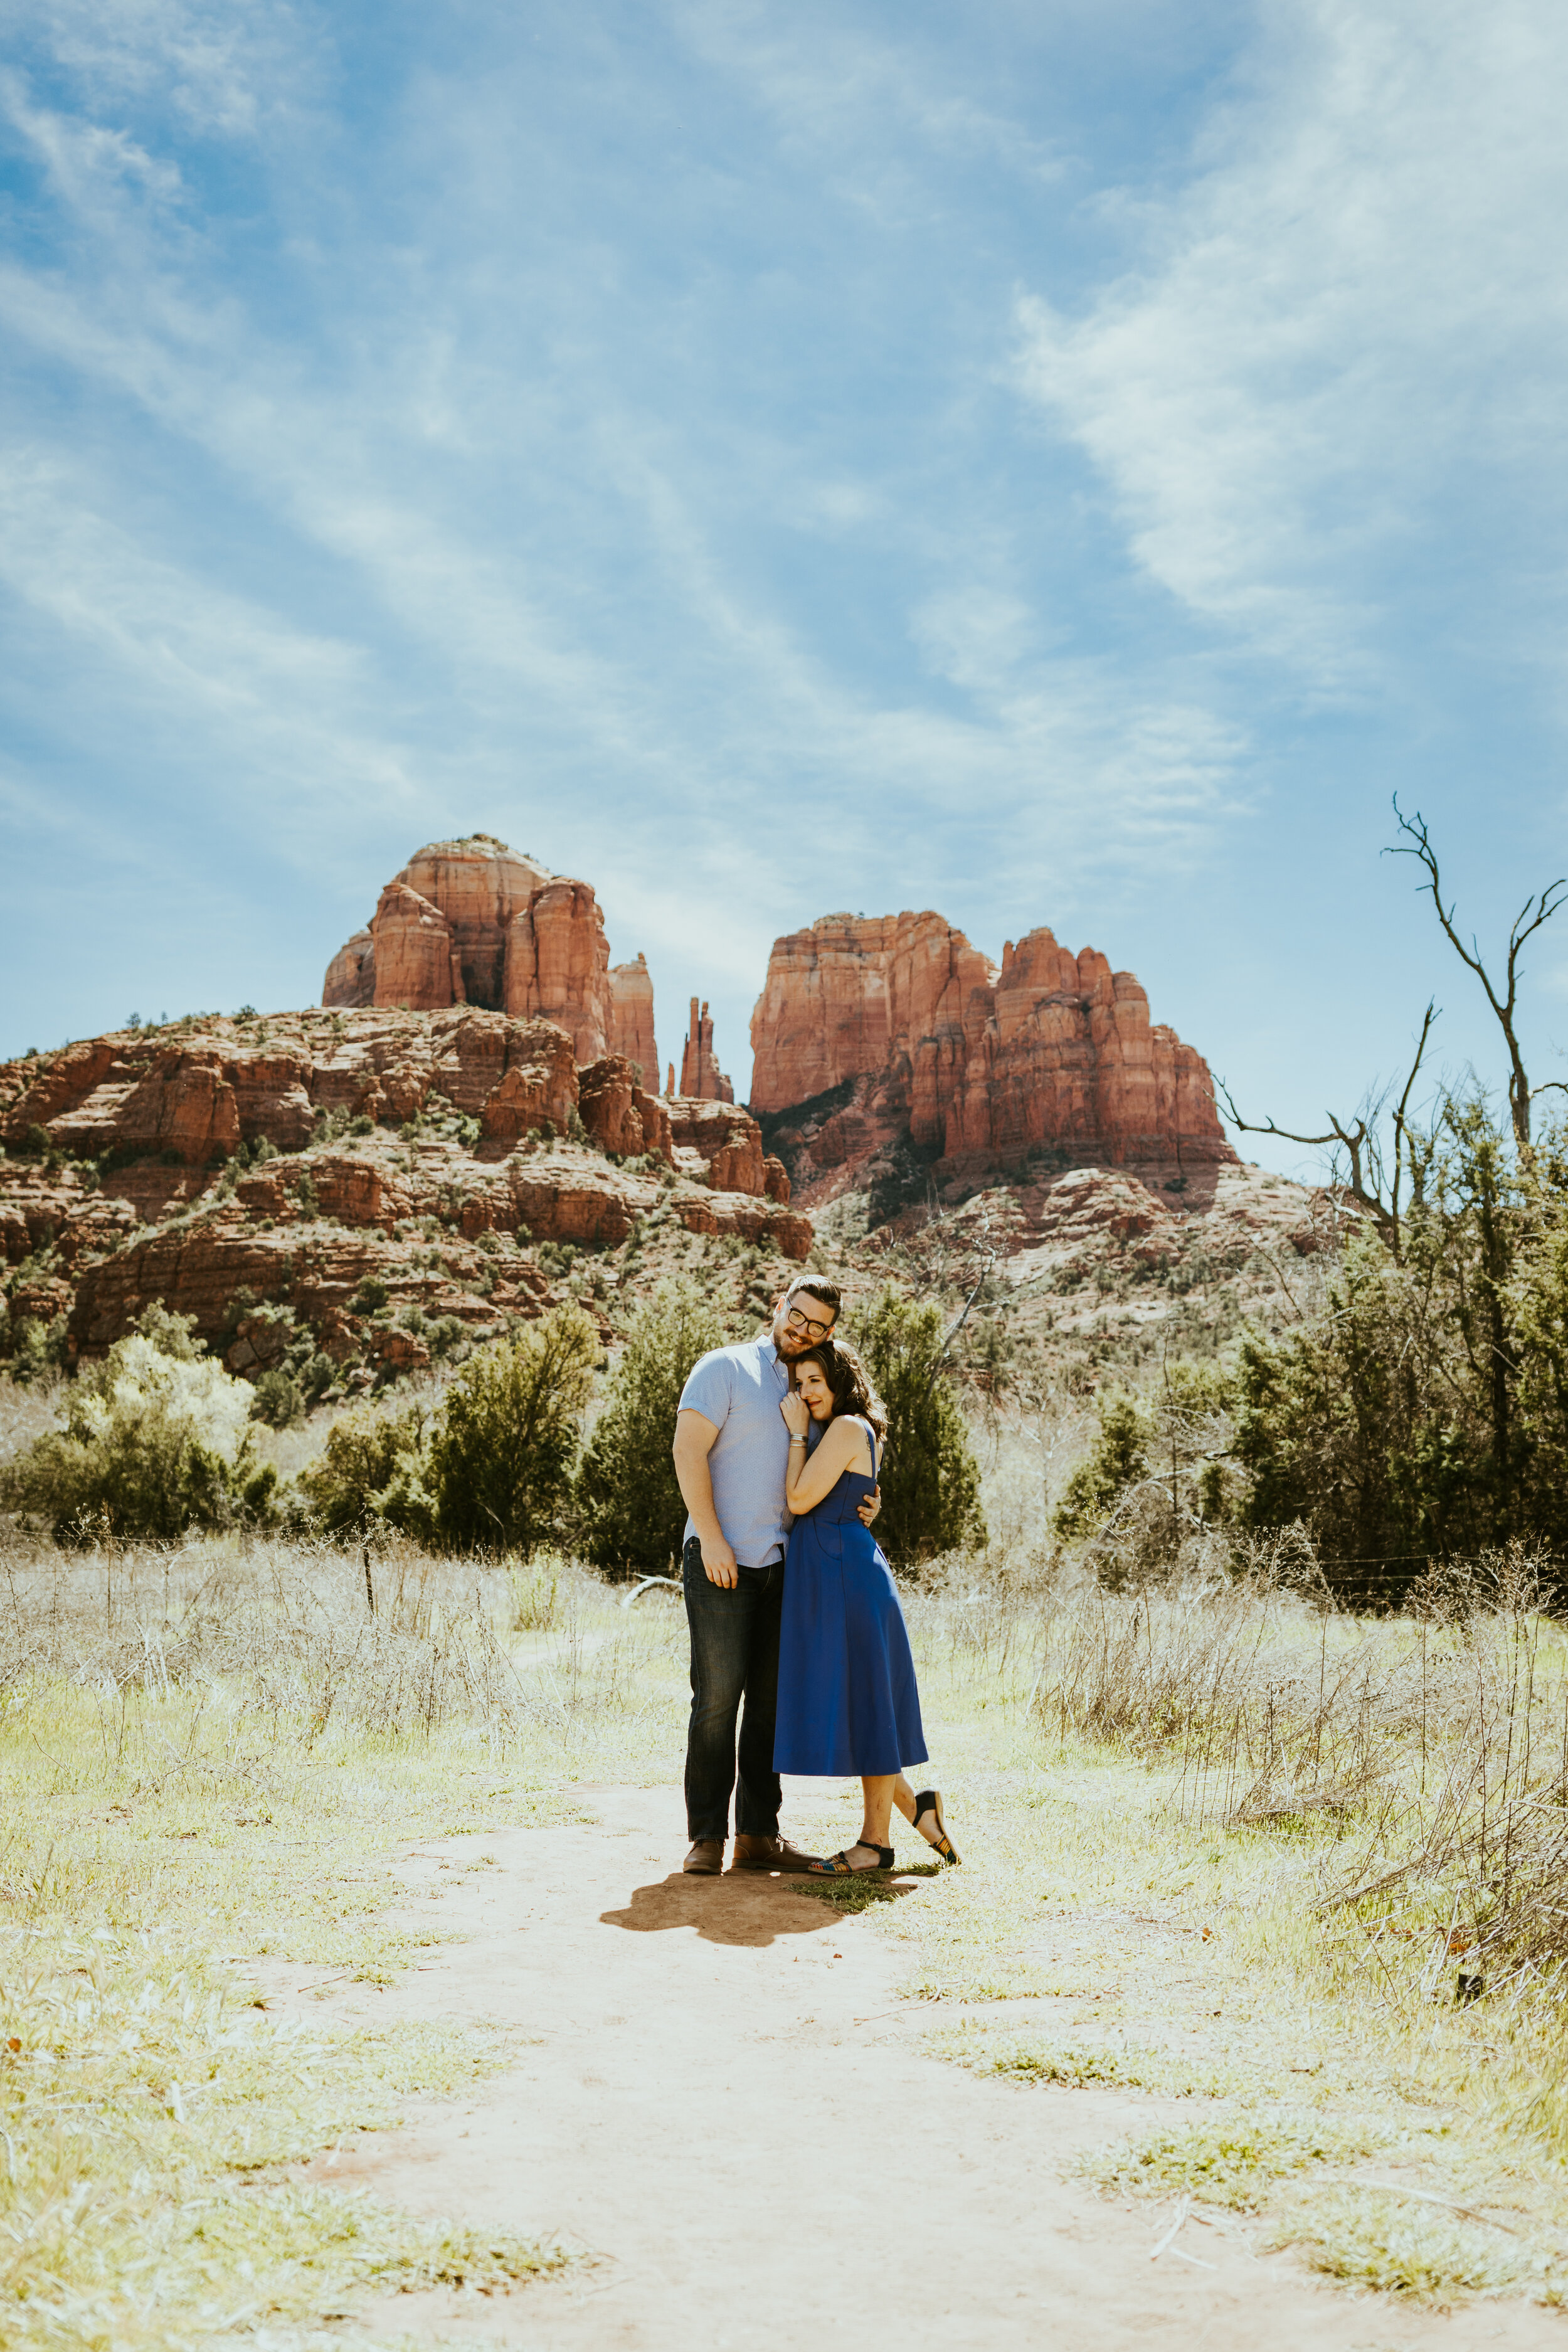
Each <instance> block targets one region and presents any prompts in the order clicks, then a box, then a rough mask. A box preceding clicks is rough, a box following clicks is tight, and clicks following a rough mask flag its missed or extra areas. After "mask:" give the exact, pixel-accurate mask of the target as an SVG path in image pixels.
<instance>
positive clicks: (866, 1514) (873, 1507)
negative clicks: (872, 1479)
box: [859, 1486, 882, 1528]
mask: <svg viewBox="0 0 1568 2352" xmlns="http://www.w3.org/2000/svg"><path fill="white" fill-rule="evenodd" d="M881 1507H882V1490H881V1488H880V1486H873V1487H872V1489H871V1491H870V1493H869V1494H868V1496H867V1497H866V1499H865V1501H864V1502H863V1503H862V1504H861V1506H860V1512H859V1517H860V1524H861V1526H862V1527H863V1528H868V1527H869V1526H870V1524H871V1522H872V1520H873V1519H874V1518H875V1517H876V1516H877V1514H878V1512H879V1510H880V1509H881Z"/></svg>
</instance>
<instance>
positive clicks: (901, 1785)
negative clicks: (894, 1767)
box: [893, 1772, 946, 1845]
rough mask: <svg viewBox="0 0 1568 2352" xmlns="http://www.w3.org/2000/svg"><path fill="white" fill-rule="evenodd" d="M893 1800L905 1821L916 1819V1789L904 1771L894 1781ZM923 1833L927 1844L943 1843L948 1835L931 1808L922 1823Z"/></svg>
mask: <svg viewBox="0 0 1568 2352" xmlns="http://www.w3.org/2000/svg"><path fill="white" fill-rule="evenodd" d="M893 1802H894V1804H895V1805H897V1807H898V1809H899V1811H900V1813H902V1815H903V1817H904V1819H905V1821H906V1822H910V1823H911V1824H912V1823H913V1822H914V1819H915V1789H914V1784H913V1782H912V1781H910V1780H907V1779H906V1778H905V1776H904V1774H903V1773H902V1772H900V1774H899V1777H898V1779H897V1780H895V1781H894V1783H893ZM945 1836H946V1832H945V1831H944V1830H943V1828H942V1824H941V1822H940V1821H939V1820H938V1818H937V1815H936V1814H935V1813H934V1812H932V1811H931V1810H930V1809H929V1808H928V1810H927V1811H926V1815H925V1819H924V1821H923V1822H921V1837H923V1838H924V1840H925V1842H926V1843H927V1845H941V1844H942V1840H943V1838H944V1837H945Z"/></svg>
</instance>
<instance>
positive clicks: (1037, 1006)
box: [751, 911, 1236, 1181]
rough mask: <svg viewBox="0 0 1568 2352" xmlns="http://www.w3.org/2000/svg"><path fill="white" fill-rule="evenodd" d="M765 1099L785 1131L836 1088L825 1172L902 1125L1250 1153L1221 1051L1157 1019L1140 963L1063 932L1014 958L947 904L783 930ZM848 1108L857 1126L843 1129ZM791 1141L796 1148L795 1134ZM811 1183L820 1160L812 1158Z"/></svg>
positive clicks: (769, 999) (823, 1152)
mask: <svg viewBox="0 0 1568 2352" xmlns="http://www.w3.org/2000/svg"><path fill="white" fill-rule="evenodd" d="M752 1054H753V1056H754V1063H753V1069H752V1099H751V1108H752V1110H753V1111H755V1112H757V1113H759V1114H760V1115H762V1116H763V1117H764V1118H767V1119H768V1122H769V1127H770V1129H775V1128H778V1127H781V1126H787V1125H793V1124H795V1122H793V1121H791V1120H789V1119H788V1118H787V1116H785V1115H787V1114H788V1113H790V1112H791V1111H792V1110H793V1109H794V1108H795V1107H798V1106H807V1105H812V1104H813V1103H814V1102H815V1100H816V1098H818V1097H825V1096H829V1095H831V1094H832V1093H833V1092H834V1090H835V1089H839V1090H842V1093H843V1097H844V1098H843V1100H842V1102H840V1103H823V1104H822V1105H821V1110H822V1113H823V1117H822V1118H816V1119H813V1120H809V1121H807V1122H805V1125H808V1126H809V1127H810V1129H811V1147H812V1148H811V1159H812V1162H813V1166H814V1168H815V1170H816V1171H823V1170H825V1169H826V1168H827V1167H830V1166H843V1165H846V1164H847V1163H848V1162H849V1161H852V1160H855V1159H857V1158H858V1157H859V1156H861V1154H862V1153H863V1151H864V1150H866V1149H868V1148H869V1147H871V1146H872V1145H873V1144H874V1143H876V1142H878V1141H883V1140H887V1139H891V1138H892V1137H893V1136H895V1135H896V1134H898V1133H900V1131H901V1132H902V1133H903V1134H904V1135H906V1136H907V1138H908V1139H909V1140H910V1142H911V1143H913V1144H914V1145H915V1146H916V1147H917V1148H918V1149H919V1150H921V1151H923V1152H926V1153H929V1154H931V1155H932V1156H934V1157H937V1158H941V1159H944V1160H957V1159H962V1158H966V1157H969V1156H971V1155H984V1156H986V1157H988V1158H990V1159H992V1160H1000V1161H1002V1162H1004V1163H1005V1162H1006V1161H1009V1160H1019V1159H1022V1158H1024V1157H1025V1156H1026V1154H1028V1153H1029V1152H1030V1151H1031V1150H1038V1149H1040V1148H1047V1149H1054V1148H1056V1149H1062V1150H1067V1151H1068V1153H1070V1154H1071V1155H1072V1157H1074V1158H1075V1159H1078V1160H1090V1159H1094V1160H1108V1161H1110V1162H1112V1163H1121V1162H1134V1163H1136V1162H1143V1163H1150V1162H1162V1163H1163V1162H1169V1161H1176V1162H1178V1163H1180V1162H1202V1161H1211V1162H1215V1161H1234V1160H1235V1159H1236V1154H1235V1152H1234V1151H1233V1150H1232V1149H1231V1147H1230V1145H1229V1144H1228V1143H1227V1142H1226V1139H1225V1132H1224V1129H1223V1128H1222V1127H1221V1125H1220V1120H1219V1115H1218V1113H1217V1111H1216V1110H1215V1103H1214V1090H1213V1084H1212V1081H1211V1079H1210V1076H1209V1071H1208V1066H1207V1064H1206V1063H1205V1061H1204V1058H1203V1056H1202V1055H1200V1054H1198V1053H1197V1052H1195V1051H1194V1048H1193V1047H1192V1046H1191V1045H1184V1044H1183V1042H1182V1040H1181V1039H1180V1038H1179V1037H1178V1036H1177V1035H1176V1034H1175V1032H1174V1030H1173V1029H1169V1028H1166V1027H1164V1026H1163V1024H1159V1023H1154V1024H1151V1022H1150V1019H1149V1000H1148V998H1147V997H1146V996H1145V994H1144V992H1143V991H1142V988H1141V987H1140V986H1139V984H1138V982H1137V981H1136V980H1135V979H1134V977H1133V975H1132V974H1131V972H1130V971H1114V972H1113V971H1111V969H1110V963H1109V962H1108V961H1107V960H1106V958H1105V957H1104V956H1102V955H1100V953H1099V952H1098V951H1097V950H1095V949H1093V948H1085V949H1084V950H1082V952H1081V953H1080V954H1079V955H1077V956H1074V955H1072V954H1070V953H1069V952H1068V950H1066V949H1065V948H1062V947H1058V944H1057V941H1056V940H1055V938H1054V937H1053V935H1052V934H1051V932H1050V931H1048V930H1046V929H1039V930H1033V931H1030V932H1028V933H1027V934H1026V936H1025V937H1024V938H1023V939H1021V940H1019V941H1018V942H1017V944H1016V946H1015V945H1014V944H1013V942H1012V941H1011V940H1009V941H1008V943H1007V945H1006V947H1005V949H1004V950H1003V956H1002V964H1001V969H1000V971H998V969H997V968H996V966H995V965H994V963H992V962H991V961H990V959H989V958H988V957H986V956H984V955H983V954H982V953H981V951H980V950H979V949H977V948H975V947H973V946H971V944H970V942H969V940H966V939H965V938H964V936H963V932H962V931H956V930H954V929H952V926H951V924H949V923H946V922H944V921H943V919H942V917H941V916H940V915H936V914H932V913H930V912H929V911H928V912H926V913H923V914H902V915H878V916H865V915H825V916H823V917H822V919H820V920H819V921H817V922H815V923H813V924H812V926H811V928H810V929H809V930H804V931H794V932H791V933H790V934H789V936H788V937H787V938H784V939H781V940H775V941H774V942H773V953H772V955H771V956H770V957H769V960H768V972H767V980H766V982H765V984H764V986H763V992H762V995H761V996H760V997H759V998H758V1000H757V1004H756V1009H755V1011H754V1012H753V1013H752ZM835 1120H837V1123H838V1125H839V1126H840V1127H841V1128H844V1129H845V1131H844V1132H842V1133H832V1132H829V1131H828V1130H829V1129H832V1127H833V1125H834V1122H835ZM781 1148H782V1147H781ZM796 1172H797V1180H798V1179H800V1178H801V1177H804V1178H805V1181H810V1178H811V1174H812V1170H810V1169H805V1168H797V1171H796Z"/></svg>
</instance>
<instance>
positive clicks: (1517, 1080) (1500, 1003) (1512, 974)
mask: <svg viewBox="0 0 1568 2352" xmlns="http://www.w3.org/2000/svg"><path fill="white" fill-rule="evenodd" d="M1394 817H1395V819H1396V820H1397V822H1398V825H1399V830H1400V832H1401V833H1403V834H1404V835H1405V836H1406V838H1405V840H1404V841H1396V842H1392V843H1390V845H1388V847H1387V848H1386V849H1385V850H1384V856H1385V857H1386V856H1393V857H1414V858H1415V861H1416V863H1417V864H1418V865H1419V866H1422V867H1423V868H1424V869H1425V871H1426V881H1425V882H1423V883H1422V884H1420V886H1419V887H1420V888H1421V890H1422V891H1423V892H1424V893H1425V895H1426V896H1427V897H1428V898H1430V899H1431V901H1432V904H1433V906H1434V908H1436V914H1437V920H1438V921H1439V923H1441V925H1442V926H1443V930H1444V933H1445V935H1446V936H1447V940H1448V942H1449V944H1450V946H1451V947H1452V948H1453V950H1454V952H1455V953H1456V954H1457V955H1458V958H1459V960H1460V961H1461V962H1462V963H1466V964H1468V966H1469V968H1470V970H1471V971H1473V972H1474V973H1475V975H1476V977H1477V979H1478V980H1479V982H1480V983H1481V986H1482V987H1483V988H1484V989H1485V991H1486V992H1487V1002H1488V1003H1489V1005H1490V1006H1491V1009H1492V1011H1493V1013H1495V1014H1496V1016H1497V1022H1498V1026H1499V1028H1500V1030H1501V1031H1502V1034H1503V1043H1504V1044H1505V1045H1506V1046H1507V1048H1508V1060H1509V1079H1508V1105H1509V1111H1510V1116H1511V1118H1512V1121H1513V1133H1514V1140H1515V1142H1516V1143H1517V1144H1518V1145H1519V1147H1520V1149H1521V1151H1528V1150H1529V1149H1530V1103H1531V1085H1530V1079H1529V1076H1528V1075H1527V1073H1526V1070H1525V1066H1524V1056H1523V1055H1522V1054H1521V1050H1520V1044H1519V1036H1518V1033H1517V1031H1516V1029H1515V1026H1514V1013H1515V1010H1516V1008H1517V1006H1518V1003H1519V959H1520V953H1521V950H1522V948H1523V946H1524V943H1525V941H1526V940H1529V939H1531V938H1532V937H1533V936H1534V934H1535V933H1536V932H1537V931H1538V930H1539V929H1541V927H1542V924H1543V923H1549V922H1550V921H1551V920H1552V916H1553V915H1555V914H1557V913H1558V912H1559V911H1560V910H1561V909H1562V908H1563V906H1564V905H1568V877H1563V876H1559V877H1558V879H1557V880H1556V881H1555V882H1549V883H1548V884H1547V886H1546V887H1545V889H1544V890H1541V891H1537V892H1534V893H1532V894H1531V897H1530V898H1527V899H1526V900H1525V902H1524V904H1523V906H1522V907H1521V908H1520V910H1519V912H1518V914H1517V915H1516V916H1515V917H1514V919H1513V921H1512V923H1511V924H1510V927H1509V934H1508V962H1507V965H1506V967H1505V974H1504V977H1505V982H1506V993H1505V994H1503V995H1501V996H1500V995H1499V994H1498V992H1497V990H1496V988H1495V987H1494V986H1493V984H1492V978H1491V974H1490V973H1489V971H1488V970H1487V968H1486V965H1485V964H1484V963H1483V961H1481V951H1480V949H1479V945H1478V943H1477V940H1476V938H1475V934H1474V933H1473V932H1472V933H1471V935H1470V944H1469V946H1468V947H1467V946H1466V945H1465V942H1464V940H1462V939H1461V938H1460V936H1459V931H1458V925H1457V923H1456V922H1455V920H1454V913H1455V908H1457V906H1458V900H1457V899H1454V900H1451V901H1450V902H1449V904H1448V905H1447V906H1445V905H1444V904H1443V877H1442V875H1441V873H1440V872H1439V870H1438V866H1437V853H1436V850H1435V849H1434V848H1433V846H1432V836H1431V833H1430V830H1429V829H1428V826H1427V824H1426V818H1425V817H1424V816H1423V815H1422V814H1421V812H1420V810H1419V809H1417V810H1416V812H1415V815H1414V816H1406V815H1405V812H1404V811H1403V809H1401V807H1400V805H1399V795H1398V793H1395V794H1394ZM1553 1083H1560V1082H1558V1081H1553Z"/></svg>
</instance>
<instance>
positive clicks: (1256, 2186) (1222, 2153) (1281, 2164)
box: [1079, 2114, 1366, 2213]
mask: <svg viewBox="0 0 1568 2352" xmlns="http://www.w3.org/2000/svg"><path fill="white" fill-rule="evenodd" d="M1365 2153H1366V2149H1365V2147H1364V2145H1363V2143H1362V2142H1360V2141H1358V2140H1357V2139H1356V2138H1355V2137H1353V2136H1347V2135H1346V2134H1345V2133H1344V2132H1343V2131H1341V2130H1338V2129H1336V2128H1334V2127H1333V2126H1331V2125H1329V2124H1327V2123H1324V2122H1322V2121H1321V2120H1318V2119H1312V2120H1306V2121H1300V2122H1294V2121H1292V2122H1276V2121H1273V2120H1270V2119H1269V2118H1268V2117H1265V2116H1257V2115H1245V2114H1244V2115H1237V2116H1227V2117H1226V2118H1225V2119H1224V2120H1223V2121H1216V2122H1214V2123H1202V2124H1187V2125H1184V2126H1182V2127H1181V2128H1180V2129H1179V2130H1175V2131H1163V2132H1155V2133H1152V2134H1151V2135H1150V2136H1149V2137H1147V2138H1140V2139H1128V2140H1121V2141H1118V2142H1116V2143H1115V2144H1114V2145H1113V2146H1111V2147H1103V2148H1099V2149H1096V2150H1094V2151H1093V2152H1092V2153H1091V2154H1089V2155H1088V2156H1086V2157H1084V2158H1083V2159H1082V2160H1081V2162H1080V2164H1079V2170H1080V2172H1082V2173H1083V2174H1084V2175H1085V2176H1086V2177H1087V2178H1088V2179H1090V2180H1092V2181H1093V2182H1094V2183H1095V2185H1096V2187H1097V2188H1099V2189H1104V2190H1106V2192H1107V2193H1108V2194H1110V2195H1112V2196H1119V2197H1191V2198H1193V2199H1194V2200H1196V2201H1197V2202H1198V2203H1200V2204H1204V2205H1223V2206H1227V2207H1229V2208H1230V2209H1231V2210H1233V2211H1236V2212H1244V2213H1250V2212H1256V2211H1257V2210H1258V2208H1259V2206H1261V2205H1262V2204H1264V2203H1265V2202H1266V2201H1267V2199H1268V2192H1269V2190H1270V2189H1272V2188H1273V2186H1274V2184H1275V2183H1276V2182H1277V2181H1279V2180H1283V2179H1287V2178H1289V2176H1290V2175H1292V2174H1298V2173H1303V2172H1309V2171H1310V2170H1311V2169H1312V2168H1314V2167H1315V2166H1317V2165H1321V2164H1333V2163H1343V2162H1345V2161H1346V2160H1347V2159H1350V2158H1355V2157H1359V2156H1363V2155H1364V2154H1365Z"/></svg>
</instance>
